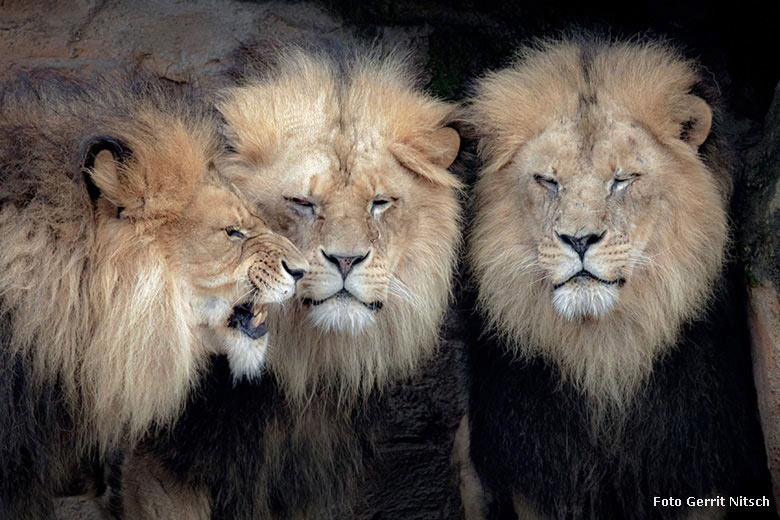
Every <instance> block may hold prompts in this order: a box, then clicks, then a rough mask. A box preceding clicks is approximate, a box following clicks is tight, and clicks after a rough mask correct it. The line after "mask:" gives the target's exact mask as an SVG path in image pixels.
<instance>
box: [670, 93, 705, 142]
mask: <svg viewBox="0 0 780 520" xmlns="http://www.w3.org/2000/svg"><path fill="white" fill-rule="evenodd" d="M676 119H677V120H678V121H680V125H681V130H680V139H682V140H683V141H685V142H686V143H688V144H689V145H691V146H692V147H693V148H694V149H698V148H699V146H701V144H702V143H703V142H704V141H706V140H707V136H709V135H710V129H711V128H712V109H711V108H710V106H709V105H708V104H707V102H706V101H704V100H703V99H702V98H700V97H698V96H694V95H692V94H687V95H686V96H685V99H684V101H683V106H682V107H681V110H680V111H679V112H678V115H677V118H676Z"/></svg>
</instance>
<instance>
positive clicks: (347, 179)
mask: <svg viewBox="0 0 780 520" xmlns="http://www.w3.org/2000/svg"><path fill="white" fill-rule="evenodd" d="M218 109H219V111H220V112H221V113H222V115H223V116H224V118H225V121H226V123H227V130H226V133H227V136H228V141H229V143H230V146H232V148H233V149H234V153H233V154H232V155H230V156H228V157H227V158H226V160H225V161H224V163H223V164H221V166H220V167H221V169H223V170H224V171H225V173H226V174H227V175H228V176H229V178H230V179H231V180H232V181H233V182H234V183H235V184H236V186H237V187H238V188H239V189H240V190H241V191H242V192H243V193H244V194H245V195H246V196H247V198H248V199H249V200H250V201H251V202H252V203H253V204H255V205H256V206H257V207H259V208H260V209H261V211H262V212H263V214H264V215H267V217H268V223H269V225H270V226H271V227H272V229H274V230H275V231H278V232H280V233H283V234H284V235H285V236H287V237H289V238H290V239H291V240H292V241H293V243H294V244H296V246H298V247H299V248H300V249H301V250H302V251H303V252H304V253H305V254H306V256H307V259H308V261H309V264H310V266H311V269H310V271H309V273H308V275H307V277H306V279H305V280H302V282H301V285H300V287H299V290H298V292H297V295H296V299H295V301H294V302H293V303H292V304H291V305H287V306H286V308H285V311H284V312H285V315H284V316H283V317H282V318H280V319H279V320H277V321H275V326H278V328H276V329H274V330H276V332H277V333H278V334H279V335H280V336H284V337H285V342H284V348H278V349H274V350H273V351H272V353H271V354H270V356H269V366H270V367H271V369H272V370H273V371H274V373H275V374H276V375H277V377H278V378H279V379H280V380H281V381H283V383H284V384H285V385H286V387H287V388H288V390H289V391H290V393H291V395H298V396H300V395H304V394H305V393H306V392H307V391H309V390H311V389H312V388H314V387H315V386H316V385H317V384H318V383H326V384H335V385H336V386H338V388H339V390H340V391H342V392H343V393H345V394H348V395H355V394H356V393H357V392H359V391H361V390H367V389H369V388H371V387H373V386H374V385H375V384H378V385H381V384H382V383H383V382H384V381H386V380H387V379H388V377H391V376H397V375H403V374H407V373H408V372H409V371H410V370H412V369H414V368H415V367H416V366H417V365H418V363H419V360H420V359H421V358H423V357H424V356H425V355H426V354H428V353H430V352H431V351H432V350H433V348H434V347H435V345H436V343H437V341H436V340H437V335H438V330H439V326H440V322H441V319H442V317H443V314H444V311H445V308H446V305H447V302H448V300H449V296H450V277H451V273H452V269H453V264H454V262H455V257H456V249H457V245H458V243H459V227H458V222H459V205H458V193H457V188H458V185H459V184H458V181H457V180H456V178H455V177H454V176H453V175H452V174H450V173H449V172H448V171H447V169H446V168H447V167H449V166H450V164H451V163H452V162H453V160H454V159H455V156H456V154H457V151H458V145H459V138H458V135H457V132H456V131H455V130H453V129H452V128H448V127H446V126H445V125H446V124H447V122H448V120H449V118H450V117H451V111H452V107H451V106H450V105H447V104H445V103H443V102H440V101H437V100H435V99H432V98H431V97H429V96H427V95H425V94H423V93H422V92H421V91H420V90H419V89H416V88H415V86H414V81H413V79H412V77H411V75H410V73H409V68H408V66H407V64H406V63H405V62H404V60H403V59H401V58H399V57H396V56H387V55H384V56H380V55H379V54H378V53H362V54H361V53H356V54H353V55H351V56H350V57H347V58H345V59H344V60H343V62H339V63H337V62H336V61H335V60H333V59H330V58H328V57H324V56H319V55H316V54H310V53H306V52H304V51H302V50H288V51H287V52H286V53H283V54H282V55H281V56H279V57H278V63H277V64H276V66H275V67H273V68H272V70H270V71H266V72H265V73H264V74H262V75H255V76H250V77H249V78H248V79H247V80H246V81H245V83H244V84H243V85H242V86H240V87H237V88H233V89H230V90H228V91H227V92H225V93H224V96H223V97H222V99H221V101H220V102H219V103H218Z"/></svg>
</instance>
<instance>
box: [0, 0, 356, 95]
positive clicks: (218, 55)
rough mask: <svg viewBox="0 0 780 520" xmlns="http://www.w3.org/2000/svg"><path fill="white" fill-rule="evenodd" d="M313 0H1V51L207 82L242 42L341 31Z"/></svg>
mask: <svg viewBox="0 0 780 520" xmlns="http://www.w3.org/2000/svg"><path fill="white" fill-rule="evenodd" d="M341 26H342V23H341V22H340V21H338V20H336V19H335V18H333V17H331V16H329V15H328V14H326V13H325V11H324V10H323V9H322V8H321V7H317V6H314V5H309V4H296V5H293V4H283V3H263V4H254V3H241V2H235V1H229V0H205V1H197V2H186V1H176V0H169V1H164V2H157V1H153V0H141V1H132V0H117V1H112V2H107V1H105V0H76V1H70V0H51V1H48V2H38V3H36V2H29V1H25V0H13V1H11V2H6V3H4V4H3V9H2V18H1V19H0V56H4V57H6V59H7V61H6V63H5V66H4V67H3V68H4V69H5V71H6V73H7V72H11V73H13V72H15V71H18V70H22V71H25V70H37V69H58V70H60V71H64V72H65V73H67V74H74V75H76V74H96V73H100V72H104V71H107V70H111V69H115V68H123V69H133V68H140V69H144V70H146V71H150V72H151V73H153V74H155V75H157V76H160V77H163V78H166V79H169V80H172V81H177V82H193V81H201V82H206V83H209V82H210V81H212V80H214V79H215V78H216V77H217V75H218V74H220V73H222V72H224V71H225V70H226V68H228V67H229V66H230V63H231V60H230V58H231V56H232V54H233V53H234V51H235V50H236V49H237V48H238V47H239V46H240V45H241V44H246V43H249V42H253V41H255V40H259V39H264V40H287V39H291V38H300V37H305V35H307V34H325V33H334V32H338V31H339V30H340V29H341Z"/></svg>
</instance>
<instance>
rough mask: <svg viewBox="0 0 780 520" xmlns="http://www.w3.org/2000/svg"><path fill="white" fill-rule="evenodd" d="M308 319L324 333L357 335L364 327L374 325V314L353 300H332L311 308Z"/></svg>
mask: <svg viewBox="0 0 780 520" xmlns="http://www.w3.org/2000/svg"><path fill="white" fill-rule="evenodd" d="M309 319H310V320H312V322H313V323H314V326H315V327H317V328H319V329H320V330H322V331H324V332H330V331H334V332H347V333H349V334H352V335H357V334H360V332H361V331H362V330H363V329H364V328H365V327H367V326H369V325H372V324H373V323H374V314H373V312H371V311H370V310H368V309H366V308H365V306H363V304H361V303H360V302H357V301H355V300H353V299H347V298H334V299H331V300H328V301H326V302H323V303H321V304H320V305H317V306H316V307H312V308H311V310H310V311H309Z"/></svg>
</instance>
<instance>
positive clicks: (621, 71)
mask: <svg viewBox="0 0 780 520" xmlns="http://www.w3.org/2000/svg"><path fill="white" fill-rule="evenodd" d="M706 91H707V89H706V88H704V87H703V86H702V78H701V75H700V73H699V72H698V69H697V68H696V66H695V64H694V63H693V62H690V61H687V60H685V59H683V58H682V57H681V56H680V55H679V54H678V53H677V52H676V51H674V50H673V49H671V48H670V47H669V46H667V45H666V44H663V43H658V42H640V41H634V42H611V41H606V40H600V39H598V38H571V39H564V40H550V41H545V42H541V43H540V44H538V45H537V46H535V47H531V48H526V49H524V50H522V51H521V52H520V53H519V56H518V59H517V61H516V62H515V63H514V64H513V65H511V66H510V67H508V68H507V69H505V70H501V71H498V72H495V73H491V74H489V75H487V76H486V77H485V78H483V79H482V80H481V81H480V82H479V85H478V87H477V90H476V94H475V97H474V98H473V102H472V104H471V109H470V110H471V112H470V113H471V120H472V123H473V125H474V127H475V129H476V131H477V132H478V134H479V136H480V152H481V156H482V158H483V160H484V166H483V169H482V171H481V172H480V178H479V180H478V184H477V187H476V192H477V196H476V217H475V222H474V227H473V230H472V233H471V237H470V253H469V258H470V262H471V266H472V272H473V276H474V280H475V282H476V285H477V289H478V296H477V298H478V304H477V307H478V309H479V314H480V318H483V319H484V325H485V330H486V331H487V333H486V334H485V335H483V336H482V337H481V338H479V339H477V338H474V339H473V340H472V348H471V367H472V368H471V369H472V387H471V398H470V406H469V408H470V411H469V421H470V425H469V429H470V432H469V433H470V435H469V437H470V455H471V461H472V462H473V464H474V466H475V467H476V471H477V473H478V474H479V476H480V480H481V482H482V484H483V485H484V486H485V488H486V490H485V491H486V496H487V497H488V500H489V502H491V503H490V507H489V512H488V514H487V516H488V517H490V518H511V517H513V516H514V508H515V507H516V504H522V506H523V509H524V510H525V511H526V512H527V511H534V512H535V514H537V515H538V516H540V517H541V518H680V517H681V516H682V515H684V514H687V511H686V510H685V508H683V509H682V510H681V509H679V508H665V509H664V508H656V507H653V497H654V496H663V497H666V496H674V497H688V496H696V497H711V496H715V495H716V494H720V495H725V496H729V494H731V496H737V495H738V494H740V493H743V494H750V495H751V496H755V495H756V494H758V495H760V494H761V493H767V494H768V488H767V486H766V484H767V480H766V479H767V474H766V471H765V467H764V468H762V464H765V460H764V455H763V450H762V449H761V446H762V441H761V433H760V428H759V426H758V422H757V417H756V413H755V395H754V391H753V388H752V383H751V378H750V362H749V356H748V352H749V347H748V345H749V343H748V339H747V332H746V329H745V320H744V316H743V313H744V311H743V309H744V307H743V305H744V302H743V301H742V298H741V297H740V296H739V294H740V293H739V287H738V286H736V285H735V284H734V282H733V281H732V280H733V278H734V273H733V271H732V272H731V274H730V276H729V277H725V276H724V274H723V271H722V269H723V263H724V259H725V258H726V247H727V241H728V231H727V229H728V228H727V216H726V214H727V202H728V196H729V193H730V181H729V180H728V164H727V163H725V162H724V161H723V159H724V157H726V154H725V153H724V151H723V143H722V142H721V141H720V140H719V139H718V138H717V135H716V134H712V133H711V132H710V130H711V126H710V123H711V121H712V114H713V105H712V103H710V102H707V101H704V100H703V99H702V98H701V97H699V96H700V95H702V93H704V92H706ZM716 115H717V114H716ZM629 172H630V173H631V175H630V176H626V174H627V173H629ZM637 174H638V175H637ZM513 184H514V186H513ZM605 201H606V202H605ZM575 233H580V236H584V237H588V238H587V240H588V241H589V244H590V246H589V248H588V249H587V250H586V251H585V253H582V254H579V253H576V254H575V252H574V251H572V249H573V248H570V247H568V246H567V244H566V242H567V241H569V240H570V239H567V238H565V237H571V236H572V235H574V234H575ZM578 255H579V256H578ZM580 269H587V270H588V271H589V272H590V273H591V274H594V273H595V274H596V275H597V276H598V278H599V279H603V281H604V282H610V283H609V285H608V284H606V283H602V282H597V281H595V280H593V279H591V278H579V279H571V280H573V281H569V282H567V280H568V279H569V277H570V276H571V275H572V274H573V273H575V272H577V271H579V270H580ZM618 280H620V282H621V283H616V282H617V281H618ZM561 289H563V291H562V290H561ZM605 291H606V292H605ZM607 293H609V294H607ZM491 332H492V334H491ZM756 514H757V515H761V514H767V515H769V516H771V512H769V510H768V509H766V510H763V511H756Z"/></svg>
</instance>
